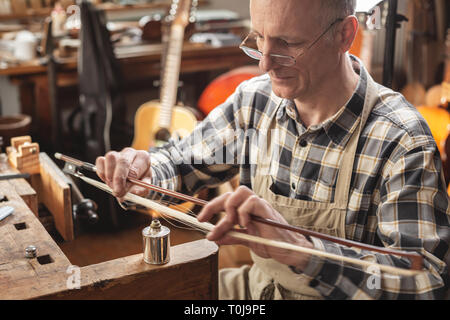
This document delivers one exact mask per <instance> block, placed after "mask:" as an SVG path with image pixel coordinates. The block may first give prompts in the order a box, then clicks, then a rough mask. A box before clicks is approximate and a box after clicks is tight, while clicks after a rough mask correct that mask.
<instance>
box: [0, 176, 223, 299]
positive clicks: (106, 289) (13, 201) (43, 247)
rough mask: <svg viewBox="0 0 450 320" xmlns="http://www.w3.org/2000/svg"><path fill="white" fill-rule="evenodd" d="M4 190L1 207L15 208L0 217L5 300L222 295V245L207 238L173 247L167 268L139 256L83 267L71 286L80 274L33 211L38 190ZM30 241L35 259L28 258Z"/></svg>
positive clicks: (9, 185)
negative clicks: (76, 284)
mask: <svg viewBox="0 0 450 320" xmlns="http://www.w3.org/2000/svg"><path fill="white" fill-rule="evenodd" d="M0 192H2V193H3V194H4V195H5V196H6V197H7V199H8V201H6V202H1V203H0V206H4V205H8V206H12V207H14V209H15V211H14V213H13V214H12V215H10V216H9V217H7V218H6V219H4V220H2V221H0V299H217V281H218V278H217V274H218V273H217V272H218V271H217V269H218V261H217V257H218V254H217V252H218V248H217V246H216V245H215V244H214V243H212V242H209V241H207V240H198V241H193V242H188V243H184V244H181V245H177V246H174V247H172V248H171V260H170V262H169V263H168V264H166V265H164V266H152V265H148V264H146V263H145V262H144V261H143V259H142V254H135V255H131V256H127V257H123V258H119V259H114V260H110V261H105V262H102V263H98V264H94V265H88V266H84V267H81V268H80V269H77V270H79V275H80V289H70V288H68V286H67V283H68V280H69V281H70V279H73V278H70V277H71V276H75V275H76V274H77V272H76V271H75V272H74V271H73V269H71V268H73V266H72V264H71V262H70V261H69V260H68V258H67V257H66V256H65V255H64V253H63V252H62V251H61V249H60V248H59V247H58V245H57V244H56V243H55V241H53V239H52V238H51V236H50V235H49V234H48V233H47V231H46V230H45V228H44V227H43V226H42V225H41V223H40V222H39V219H38V218H37V217H36V215H35V214H34V213H33V212H32V211H31V209H30V207H29V206H31V207H32V208H37V201H38V197H37V195H36V193H35V192H34V190H33V189H32V188H31V187H30V186H29V185H28V183H27V182H26V181H25V180H23V179H17V180H10V181H0ZM24 199H25V200H26V201H27V203H26V202H25V201H24ZM29 245H34V246H36V247H37V257H36V258H33V259H28V258H25V248H26V247H27V246H29ZM105 245H107V244H105Z"/></svg>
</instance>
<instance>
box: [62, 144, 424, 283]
mask: <svg viewBox="0 0 450 320" xmlns="http://www.w3.org/2000/svg"><path fill="white" fill-rule="evenodd" d="M55 158H56V159H59V160H62V161H65V162H66V166H65V169H66V170H65V171H66V172H68V173H71V174H73V175H75V176H77V177H78V178H81V179H82V180H84V181H85V182H87V183H89V184H91V185H94V186H95V187H97V188H99V189H102V190H103V191H106V192H108V193H110V194H113V191H112V189H111V188H110V187H108V186H107V185H106V184H104V183H101V182H99V181H96V180H94V179H90V178H88V177H85V176H84V175H83V174H81V173H80V172H79V171H77V169H80V168H81V169H85V170H88V171H92V172H97V168H96V167H95V166H94V165H93V164H91V163H88V162H84V161H81V160H78V159H75V158H72V157H69V156H66V155H63V154H60V153H55ZM127 180H128V181H129V182H131V183H132V184H134V185H137V186H140V187H143V188H146V189H148V190H152V191H156V192H159V193H162V194H165V195H168V196H171V197H174V198H177V199H180V200H183V201H190V202H192V203H194V204H197V205H200V206H205V205H207V204H208V201H205V200H202V199H198V198H195V197H192V196H189V195H185V194H183V193H179V192H176V191H173V190H168V189H165V188H161V187H158V186H155V185H152V184H149V183H146V182H143V181H141V180H139V179H135V178H132V177H128V178H127ZM124 199H125V200H128V201H131V202H134V203H137V204H140V205H143V206H144V207H147V208H151V209H153V210H156V211H160V212H164V213H165V214H166V215H168V216H170V217H172V218H174V219H175V220H182V221H184V222H185V223H187V224H190V225H193V226H196V227H199V228H200V229H202V230H205V231H211V230H212V228H213V227H214V225H212V224H210V223H205V222H203V223H202V222H198V220H197V219H196V218H193V217H191V216H189V215H186V214H184V213H182V212H181V211H177V210H174V209H171V208H168V207H166V206H163V205H161V204H159V203H157V202H154V201H151V200H149V199H145V198H142V197H139V196H137V195H134V194H131V193H127V194H126V195H125V197H124ZM180 214H182V216H183V218H181V217H180V216H179V215H180ZM250 216H251V219H252V221H254V222H258V223H262V224H265V225H269V226H273V227H275V228H280V229H284V230H288V231H293V232H296V233H300V234H302V235H304V236H311V237H316V238H319V239H323V240H327V241H331V242H334V243H338V244H341V245H344V246H347V247H354V248H359V249H363V250H369V251H373V252H378V253H382V254H392V255H396V256H400V257H405V258H407V259H409V260H410V261H411V266H410V269H409V270H408V269H402V268H397V267H392V266H387V265H382V264H377V263H374V262H368V261H364V260H359V259H355V258H348V257H344V256H340V255H336V254H331V253H327V252H323V251H320V250H316V249H308V248H304V247H298V246H295V245H292V244H289V243H284V242H280V241H276V240H269V239H264V238H260V237H255V236H251V235H248V234H245V233H242V232H238V231H230V232H229V233H228V234H229V235H231V236H233V237H235V238H240V239H242V240H246V241H250V242H257V243H262V244H266V245H272V246H276V247H280V243H282V244H283V248H284V249H287V248H286V246H288V247H289V250H294V251H301V252H303V253H309V254H315V255H321V256H325V257H328V258H331V259H334V260H340V261H346V262H350V263H355V264H359V265H363V266H369V265H378V266H379V267H380V270H382V269H384V270H385V271H387V272H392V273H396V274H400V275H406V276H412V275H416V274H418V272H419V271H420V270H422V267H423V257H422V256H421V255H420V254H418V253H416V252H407V251H400V250H393V249H388V248H381V247H377V246H373V245H369V244H364V243H360V242H356V241H352V240H347V239H342V238H338V237H334V236H330V235H326V234H322V233H320V232H316V231H311V230H307V229H304V228H300V227H296V226H292V225H289V224H284V223H280V222H276V221H273V220H270V219H265V218H261V217H259V216H256V215H253V214H251V215H250ZM188 217H189V218H188ZM185 218H187V219H185ZM192 219H194V220H195V221H194V220H192ZM244 238H245V239H244ZM263 242H264V243H263ZM299 248H300V249H299Z"/></svg>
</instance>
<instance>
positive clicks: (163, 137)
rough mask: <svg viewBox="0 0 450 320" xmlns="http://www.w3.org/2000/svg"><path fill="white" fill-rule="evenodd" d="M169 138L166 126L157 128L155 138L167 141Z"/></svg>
mask: <svg viewBox="0 0 450 320" xmlns="http://www.w3.org/2000/svg"><path fill="white" fill-rule="evenodd" d="M169 139H170V132H169V130H167V129H166V128H161V129H159V130H158V131H157V132H156V134H155V140H159V141H164V142H167V141H169Z"/></svg>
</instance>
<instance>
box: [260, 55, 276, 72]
mask: <svg viewBox="0 0 450 320" xmlns="http://www.w3.org/2000/svg"><path fill="white" fill-rule="evenodd" d="M259 67H260V68H261V70H262V71H263V72H268V71H270V70H271V69H273V67H274V62H273V59H272V57H271V56H270V54H263V55H262V57H261V59H260V60H259Z"/></svg>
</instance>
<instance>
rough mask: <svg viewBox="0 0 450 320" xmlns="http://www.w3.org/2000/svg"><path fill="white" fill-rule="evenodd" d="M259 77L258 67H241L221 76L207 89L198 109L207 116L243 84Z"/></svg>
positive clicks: (201, 97) (200, 99)
mask: <svg viewBox="0 0 450 320" xmlns="http://www.w3.org/2000/svg"><path fill="white" fill-rule="evenodd" d="M259 75H261V71H260V70H259V68H258V67H257V66H246V67H240V68H237V69H233V70H231V71H229V72H227V73H224V74H222V75H220V76H219V77H217V78H216V79H214V80H213V81H212V82H211V83H210V84H209V85H208V86H207V87H206V88H205V90H204V91H203V93H202V94H201V96H200V98H199V100H198V108H199V109H200V111H202V112H203V113H204V114H205V115H207V114H208V113H210V112H211V110H213V109H214V108H215V107H217V106H218V105H220V104H222V103H224V102H225V101H226V100H227V98H228V97H229V96H230V95H231V94H233V92H234V91H235V90H236V88H237V86H238V85H239V84H240V83H241V82H243V81H245V80H248V79H251V78H253V77H257V76H259Z"/></svg>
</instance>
